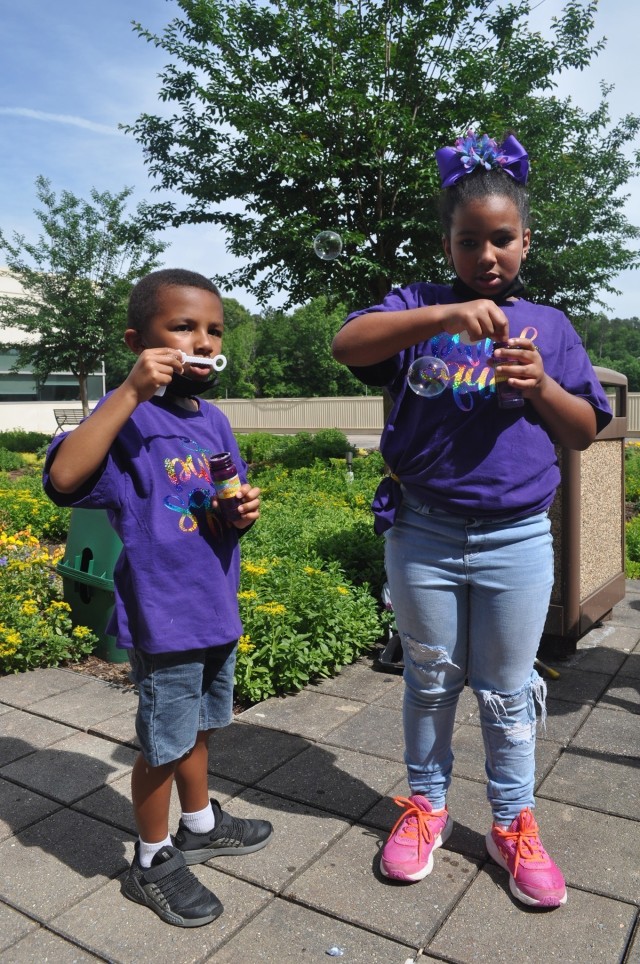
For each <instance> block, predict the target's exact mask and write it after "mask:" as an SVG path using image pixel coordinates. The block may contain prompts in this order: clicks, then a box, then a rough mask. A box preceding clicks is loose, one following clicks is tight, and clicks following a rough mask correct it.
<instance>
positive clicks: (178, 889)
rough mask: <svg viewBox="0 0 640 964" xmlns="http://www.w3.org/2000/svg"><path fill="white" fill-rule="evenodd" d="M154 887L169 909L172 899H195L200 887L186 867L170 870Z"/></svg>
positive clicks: (196, 879)
mask: <svg viewBox="0 0 640 964" xmlns="http://www.w3.org/2000/svg"><path fill="white" fill-rule="evenodd" d="M156 886H157V888H158V890H159V891H160V893H161V894H162V896H163V897H164V898H165V900H166V901H167V903H168V904H169V906H170V907H171V906H172V900H173V898H174V897H186V898H190V897H197V896H198V892H199V890H200V888H201V886H202V885H201V884H200V881H199V880H198V878H197V877H195V876H194V874H192V873H191V871H190V870H189V868H188V867H187V866H182V867H176V869H175V870H172V871H171V873H170V874H167V876H166V877H163V878H162V879H161V880H159V881H158V882H157V884H156Z"/></svg>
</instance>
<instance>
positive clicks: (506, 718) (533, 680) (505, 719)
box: [476, 670, 547, 746]
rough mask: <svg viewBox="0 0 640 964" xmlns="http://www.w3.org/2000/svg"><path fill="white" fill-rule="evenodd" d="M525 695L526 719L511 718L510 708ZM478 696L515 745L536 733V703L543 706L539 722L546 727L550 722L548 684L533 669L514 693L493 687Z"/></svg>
mask: <svg viewBox="0 0 640 964" xmlns="http://www.w3.org/2000/svg"><path fill="white" fill-rule="evenodd" d="M523 694H524V695H526V699H527V703H526V709H527V719H526V720H522V719H520V720H518V719H515V720H514V719H510V710H511V709H512V707H513V706H515V705H517V703H519V702H520V701H521V700H522V696H523ZM476 696H477V697H478V698H479V699H480V700H482V702H483V704H484V705H485V706H486V707H487V708H488V709H490V710H491V711H492V712H493V714H494V719H495V722H496V723H498V724H499V725H501V726H502V727H503V729H504V731H505V737H506V739H507V741H508V742H509V743H510V744H511V745H512V746H519V745H522V744H524V743H531V742H533V740H535V735H536V703H537V704H538V706H539V707H540V724H541V726H542V729H543V730H544V729H545V728H546V721H547V703H546V700H547V684H546V683H545V681H544V680H543V679H542V677H541V676H539V675H538V673H537V672H536V671H535V670H533V672H532V674H531V676H530V677H529V679H528V680H527V682H526V683H525V685H524V686H523V687H522V688H521V689H519V690H517V691H516V692H515V693H498V692H496V691H494V690H477V691H476Z"/></svg>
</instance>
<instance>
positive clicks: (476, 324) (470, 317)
mask: <svg viewBox="0 0 640 964" xmlns="http://www.w3.org/2000/svg"><path fill="white" fill-rule="evenodd" d="M442 307H446V309H447V311H446V315H445V318H444V320H443V322H442V328H443V330H444V331H446V332H447V334H448V335H459V334H461V333H462V332H465V331H466V332H467V334H468V336H469V341H470V342H476V341H482V340H483V339H484V338H490V339H491V341H506V340H507V339H508V337H509V322H508V320H507V316H506V315H505V313H504V311H503V310H502V308H499V307H498V305H496V304H495V302H493V301H488V300H487V299H486V298H479V299H478V300H477V301H465V302H463V303H462V304H455V305H446V306H442Z"/></svg>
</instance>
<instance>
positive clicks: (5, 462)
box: [0, 446, 27, 472]
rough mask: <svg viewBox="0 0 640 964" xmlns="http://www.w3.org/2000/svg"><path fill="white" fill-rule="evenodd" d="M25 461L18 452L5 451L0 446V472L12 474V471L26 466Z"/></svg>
mask: <svg viewBox="0 0 640 964" xmlns="http://www.w3.org/2000/svg"><path fill="white" fill-rule="evenodd" d="M26 464H27V463H26V461H25V459H24V458H23V457H22V455H20V453H19V452H13V451H12V450H11V449H5V448H2V447H1V446H0V472H12V471H13V470H14V469H22V468H24V467H25V465H26Z"/></svg>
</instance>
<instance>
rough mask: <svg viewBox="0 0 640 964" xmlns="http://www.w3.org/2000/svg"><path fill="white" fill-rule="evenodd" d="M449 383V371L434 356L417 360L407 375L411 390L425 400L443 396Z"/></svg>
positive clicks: (424, 356) (440, 360)
mask: <svg viewBox="0 0 640 964" xmlns="http://www.w3.org/2000/svg"><path fill="white" fill-rule="evenodd" d="M449 381H450V375H449V369H448V368H447V366H446V365H445V363H444V362H443V361H442V359H441V358H434V357H433V356H432V355H423V356H422V358H416V360H415V361H414V362H413V364H412V365H411V367H410V369H409V372H408V374H407V383H408V385H409V388H411V389H412V390H413V391H414V392H415V393H416V395H422V396H423V398H436V396H438V395H442V393H443V391H444V390H445V388H446V387H447V385H448V384H449Z"/></svg>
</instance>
